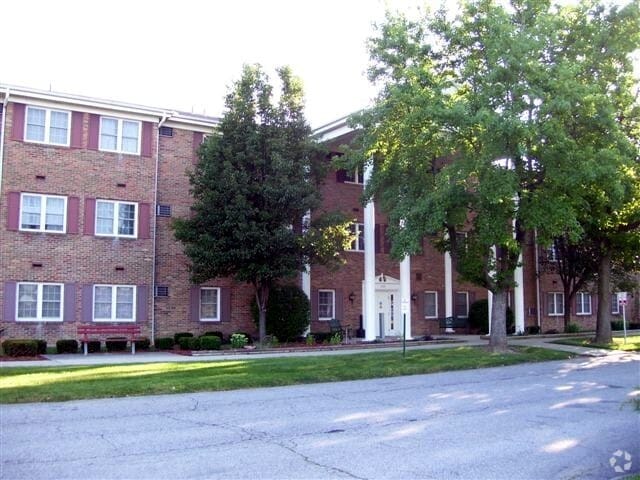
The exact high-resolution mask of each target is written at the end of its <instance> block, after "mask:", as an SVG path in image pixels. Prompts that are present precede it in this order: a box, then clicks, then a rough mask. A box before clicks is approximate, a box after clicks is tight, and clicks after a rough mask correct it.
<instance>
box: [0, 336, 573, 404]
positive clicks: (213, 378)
mask: <svg viewBox="0 0 640 480" xmlns="http://www.w3.org/2000/svg"><path fill="white" fill-rule="evenodd" d="M569 357H570V355H569V354H567V353H565V352H558V351H553V350H546V349H541V348H530V347H517V348H516V349H515V351H514V352H513V353H507V354H492V353H489V352H487V351H486V349H484V348H481V347H457V348H447V349H441V350H414V351H410V352H407V355H406V357H405V358H403V357H402V354H401V353H398V352H374V353H359V354H352V355H326V356H315V357H282V358H271V359H247V360H245V359H243V360H230V361H218V362H185V363H183V362H172V363H147V364H128V365H105V366H83V367H4V368H0V403H21V402H52V401H64V400H75V399H86V398H105V397H123V396H131V395H151V394H165V393H187V392H199V391H218V390H233V389H241V388H259V387H272V386H279V385H295V384H303V383H318V382H337V381H342V380H359V379H366V378H380V377H392V376H398V375H415V374H422V373H433V372H442V371H447V370H464V369H473V368H484V367H496V366H503V365H513V364H517V363H524V362H540V361H547V360H563V359H567V358H569Z"/></svg>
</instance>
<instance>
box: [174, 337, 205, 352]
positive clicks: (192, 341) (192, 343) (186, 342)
mask: <svg viewBox="0 0 640 480" xmlns="http://www.w3.org/2000/svg"><path fill="white" fill-rule="evenodd" d="M178 344H179V345H180V349H182V350H200V339H199V338H198V337H180V340H179V341H178Z"/></svg>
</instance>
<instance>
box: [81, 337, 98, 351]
mask: <svg viewBox="0 0 640 480" xmlns="http://www.w3.org/2000/svg"><path fill="white" fill-rule="evenodd" d="M84 343H85V342H81V345H82V348H83V350H84ZM86 343H87V353H98V352H99V351H100V340H89V341H88V342H86Z"/></svg>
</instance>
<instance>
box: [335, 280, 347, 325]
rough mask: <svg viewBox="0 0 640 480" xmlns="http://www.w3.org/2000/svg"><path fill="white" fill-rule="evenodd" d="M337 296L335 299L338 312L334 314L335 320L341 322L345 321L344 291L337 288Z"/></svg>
mask: <svg viewBox="0 0 640 480" xmlns="http://www.w3.org/2000/svg"><path fill="white" fill-rule="evenodd" d="M335 295H336V298H335V305H336V311H335V312H333V313H334V316H335V318H337V319H338V320H340V321H343V320H344V299H343V291H342V289H341V288H336V289H335ZM343 327H344V325H343Z"/></svg>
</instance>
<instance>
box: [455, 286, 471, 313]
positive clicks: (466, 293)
mask: <svg viewBox="0 0 640 480" xmlns="http://www.w3.org/2000/svg"><path fill="white" fill-rule="evenodd" d="M460 293H463V294H464V296H465V298H466V304H467V306H466V311H467V314H466V315H456V316H457V317H459V318H469V292H466V291H465V292H456V296H455V297H454V300H456V301H454V304H453V305H454V309H455V306H456V305H457V296H458V294H460Z"/></svg>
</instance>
